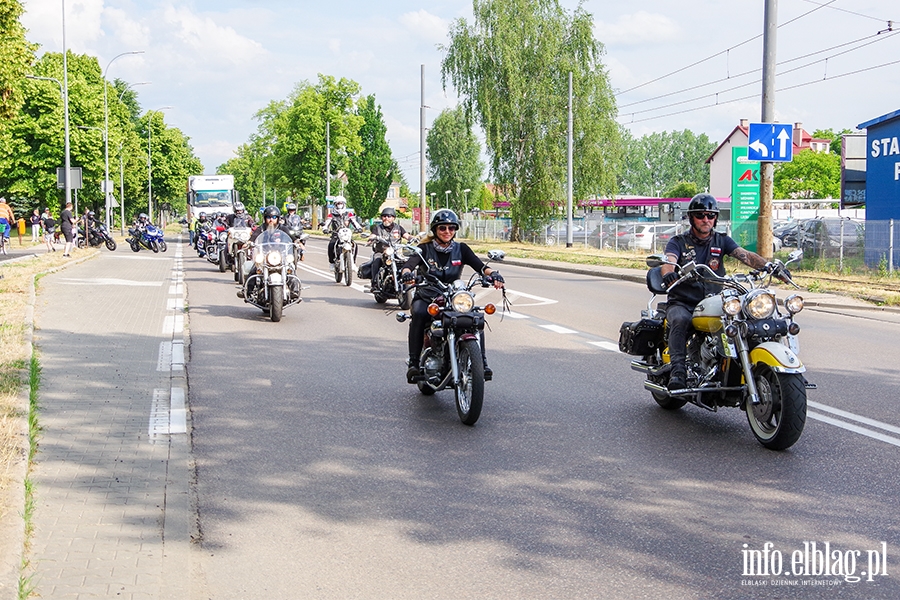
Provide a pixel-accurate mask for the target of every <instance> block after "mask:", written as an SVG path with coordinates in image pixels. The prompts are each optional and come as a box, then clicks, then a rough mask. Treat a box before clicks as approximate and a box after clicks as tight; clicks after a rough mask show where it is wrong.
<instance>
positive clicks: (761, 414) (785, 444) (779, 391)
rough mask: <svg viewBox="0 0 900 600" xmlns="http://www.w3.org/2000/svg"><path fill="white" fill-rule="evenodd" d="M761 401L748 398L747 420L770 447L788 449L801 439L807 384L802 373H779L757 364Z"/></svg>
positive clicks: (760, 438) (756, 379) (757, 381)
mask: <svg viewBox="0 0 900 600" xmlns="http://www.w3.org/2000/svg"><path fill="white" fill-rule="evenodd" d="M754 379H755V381H756V389H757V392H758V393H759V399H760V403H759V404H757V405H755V406H754V405H752V404H750V401H749V399H748V400H747V401H746V403H745V405H744V408H745V409H746V412H747V422H748V423H750V429H751V431H753V435H754V436H755V437H756V439H757V441H758V442H759V443H760V444H762V445H763V446H765V447H766V448H768V449H769V450H785V449H787V448H790V447H791V446H793V445H794V444H795V443H796V442H797V440H799V439H800V434H802V433H803V427H804V425H806V385H805V383H804V381H803V376H802V375H800V374H799V373H776V372H775V371H773V370H772V369H771V368H769V367H768V366H766V365H759V366H757V367H756V370H755V374H754Z"/></svg>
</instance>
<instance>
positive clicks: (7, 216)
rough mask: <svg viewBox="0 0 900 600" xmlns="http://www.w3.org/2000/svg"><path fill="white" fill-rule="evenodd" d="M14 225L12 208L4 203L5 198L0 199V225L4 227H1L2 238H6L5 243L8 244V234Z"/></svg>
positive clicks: (14, 218) (14, 219)
mask: <svg viewBox="0 0 900 600" xmlns="http://www.w3.org/2000/svg"><path fill="white" fill-rule="evenodd" d="M15 223H16V217H15V215H13V210H12V207H11V206H10V205H9V204H7V203H6V198H3V197H0V225H6V227H3V237H5V238H6V243H7V244H8V243H9V232H10V231H12V227H13V225H15Z"/></svg>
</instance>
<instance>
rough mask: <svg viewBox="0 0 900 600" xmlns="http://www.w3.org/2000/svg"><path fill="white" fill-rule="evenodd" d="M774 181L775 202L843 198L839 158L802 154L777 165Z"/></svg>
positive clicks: (805, 152)
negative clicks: (779, 200)
mask: <svg viewBox="0 0 900 600" xmlns="http://www.w3.org/2000/svg"><path fill="white" fill-rule="evenodd" d="M774 177H775V182H774V185H775V188H774V193H775V197H776V198H803V199H814V198H815V199H825V198H840V197H841V157H840V156H839V155H836V154H831V153H826V152H813V151H812V150H809V149H807V150H803V151H801V152H800V153H798V154H795V155H794V157H793V159H792V160H791V161H790V162H785V163H779V164H778V165H776V167H775V175H774Z"/></svg>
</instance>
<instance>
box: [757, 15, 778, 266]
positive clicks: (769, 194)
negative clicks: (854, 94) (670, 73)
mask: <svg viewBox="0 0 900 600" xmlns="http://www.w3.org/2000/svg"><path fill="white" fill-rule="evenodd" d="M777 33H778V0H766V7H765V16H764V25H763V66H762V70H763V78H762V122H763V123H774V122H775V60H776V58H775V56H776V53H775V41H776V36H777ZM774 174H775V164H774V163H772V162H771V161H764V162H761V163H760V164H759V179H760V181H759V220H758V221H757V225H756V239H757V242H758V243H757V248H756V250H757V252H758V253H759V255H760V256H762V257H763V258H765V259H771V258H772V198H773V196H774V191H773V187H774V181H775V176H774Z"/></svg>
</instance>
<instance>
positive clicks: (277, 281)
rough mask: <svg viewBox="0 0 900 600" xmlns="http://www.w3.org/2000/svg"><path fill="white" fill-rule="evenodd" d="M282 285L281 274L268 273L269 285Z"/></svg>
mask: <svg viewBox="0 0 900 600" xmlns="http://www.w3.org/2000/svg"><path fill="white" fill-rule="evenodd" d="M282 283H284V280H283V279H282V278H281V273H269V285H281V284H282Z"/></svg>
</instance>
